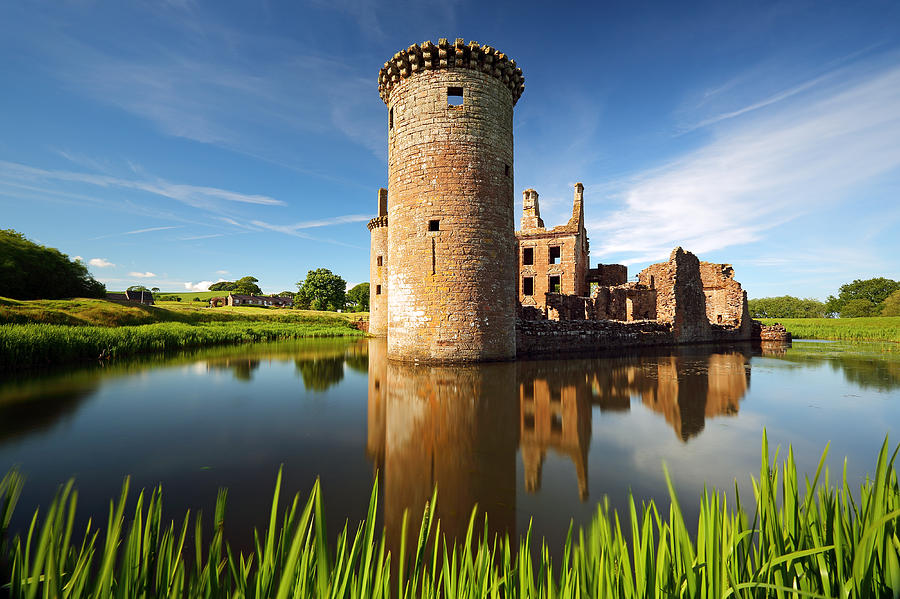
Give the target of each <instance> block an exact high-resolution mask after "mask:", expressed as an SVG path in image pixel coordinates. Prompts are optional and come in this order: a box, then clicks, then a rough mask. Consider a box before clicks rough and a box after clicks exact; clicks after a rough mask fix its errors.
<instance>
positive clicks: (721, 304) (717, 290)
mask: <svg viewBox="0 0 900 599" xmlns="http://www.w3.org/2000/svg"><path fill="white" fill-rule="evenodd" d="M700 279H701V280H702V281H703V293H704V295H705V296H706V315H707V317H708V319H709V322H710V323H712V324H724V325H727V326H732V327H739V328H747V327H748V326H749V312H750V311H749V308H748V306H747V294H746V292H744V290H743V289H742V288H741V284H740V283H738V282H737V281H736V280H735V279H734V268H732V266H731V265H730V264H715V263H713V262H701V263H700ZM745 314H746V316H745Z"/></svg>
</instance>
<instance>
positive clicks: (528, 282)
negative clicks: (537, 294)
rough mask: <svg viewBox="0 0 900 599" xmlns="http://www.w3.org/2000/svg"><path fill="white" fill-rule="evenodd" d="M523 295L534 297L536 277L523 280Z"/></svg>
mask: <svg viewBox="0 0 900 599" xmlns="http://www.w3.org/2000/svg"><path fill="white" fill-rule="evenodd" d="M522 295H534V277H525V278H523V279H522Z"/></svg>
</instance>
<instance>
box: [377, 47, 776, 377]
mask: <svg viewBox="0 0 900 599" xmlns="http://www.w3.org/2000/svg"><path fill="white" fill-rule="evenodd" d="M524 89H525V86H524V78H523V76H522V70H521V69H520V68H518V67H517V66H516V63H515V61H514V60H511V59H509V57H507V56H506V55H505V54H503V53H502V52H499V51H498V50H496V49H494V48H492V47H491V46H482V45H480V44H478V43H477V42H469V43H468V44H466V43H464V41H463V40H462V39H456V41H455V42H453V43H451V42H449V41H448V40H446V39H441V40H440V41H439V42H438V43H437V44H433V43H431V42H424V43H422V44H416V45H412V46H410V47H409V48H407V49H406V50H403V51H401V52H398V53H397V54H395V55H394V57H393V58H392V59H391V60H389V61H388V62H386V63H385V64H384V67H383V68H382V69H381V72H380V73H379V77H378V90H379V93H380V95H381V98H382V100H383V101H384V103H385V104H386V106H387V109H388V114H387V120H388V188H387V189H386V190H385V189H380V190H379V191H378V215H377V216H376V217H375V218H373V219H372V220H370V221H369V223H368V228H369V231H370V237H371V255H370V317H369V332H370V333H371V334H373V335H379V336H383V335H386V336H387V353H388V357H389V358H391V359H397V360H407V361H427V362H450V361H453V362H471V361H488V360H505V359H512V358H514V357H516V356H517V355H528V354H541V353H558V352H561V351H567V352H571V351H594V350H598V349H608V348H615V347H626V346H644V345H671V344H679V343H698V342H712V341H733V340H748V339H751V338H754V337H757V338H758V336H759V326H758V324H756V325H754V322H753V321H751V319H750V317H749V313H748V310H747V297H746V293H745V292H744V291H743V290H742V288H741V285H740V283H738V282H737V281H736V280H734V278H733V275H734V272H733V269H732V268H731V266H730V265H727V264H713V263H708V262H700V261H699V260H698V259H697V258H696V257H695V256H694V255H693V254H691V253H689V252H685V251H684V250H682V249H681V248H676V249H675V250H674V251H673V252H672V255H671V257H670V259H669V260H668V261H667V262H663V263H660V264H654V265H652V266H650V267H648V268H646V269H644V270H643V271H642V272H641V273H640V274H639V275H638V277H637V279H638V280H637V281H632V282H629V281H628V276H627V269H626V267H625V266H623V265H618V264H612V265H610V264H607V265H603V264H600V265H597V267H596V268H590V266H589V263H588V260H589V256H590V252H589V244H588V236H587V231H586V229H585V226H584V198H583V195H584V186H583V185H582V184H581V183H577V184H576V185H575V198H574V205H573V209H572V217H571V218H570V219H569V221H568V223H566V224H564V225H561V226H558V227H554V228H552V229H546V228H545V226H544V222H543V220H542V219H541V216H540V207H539V204H538V193H537V192H536V191H535V190H533V189H528V190H525V192H524V195H523V202H524V205H523V216H522V221H521V228H520V230H519V231H518V232H517V231H515V229H514V200H513V197H514V187H513V126H512V119H513V107H514V106H515V104H516V102H517V101H518V99H519V97H520V96H521V95H522V92H523V91H524Z"/></svg>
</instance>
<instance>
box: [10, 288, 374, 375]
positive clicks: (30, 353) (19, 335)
mask: <svg viewBox="0 0 900 599" xmlns="http://www.w3.org/2000/svg"><path fill="white" fill-rule="evenodd" d="M357 318H358V315H347V314H337V313H334V312H315V311H311V310H269V309H265V308H240V307H239V308H201V307H196V306H184V307H181V306H177V307H172V308H169V307H156V306H140V305H130V304H128V305H125V304H119V303H116V302H109V301H105V300H91V299H74V300H37V301H18V300H10V299H4V298H0V371H3V370H13V369H21V368H32V367H40V366H46V365H54V364H60V363H65V362H75V361H79V360H97V359H110V358H117V357H122V356H128V355H134V354H140V353H146V352H169V351H173V350H179V349H183V348H189V347H200V346H208V345H219V344H226V343H247V342H253V341H272V340H276V339H297V338H304V337H344V336H358V335H361V334H362V333H360V332H359V331H358V330H356V329H355V328H354V326H353V324H352V322H353V321H354V320H355V319H357Z"/></svg>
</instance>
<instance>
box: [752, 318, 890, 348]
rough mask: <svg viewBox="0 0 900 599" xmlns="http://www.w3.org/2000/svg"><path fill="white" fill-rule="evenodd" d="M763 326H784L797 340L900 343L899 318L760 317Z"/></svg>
mask: <svg viewBox="0 0 900 599" xmlns="http://www.w3.org/2000/svg"><path fill="white" fill-rule="evenodd" d="M761 321H762V323H763V324H766V325H771V324H775V323H780V324H783V325H784V327H785V328H786V329H787V330H788V331H789V332H790V333H791V335H792V336H793V337H794V338H796V339H841V340H847V341H894V342H900V316H876V317H872V318H763V319H761Z"/></svg>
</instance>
